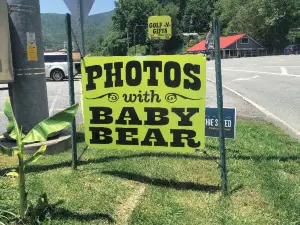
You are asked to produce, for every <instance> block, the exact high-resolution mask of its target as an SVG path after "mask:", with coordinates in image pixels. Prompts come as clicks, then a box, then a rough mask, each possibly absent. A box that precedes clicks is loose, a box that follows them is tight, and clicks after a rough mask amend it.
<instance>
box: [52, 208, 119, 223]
mask: <svg viewBox="0 0 300 225" xmlns="http://www.w3.org/2000/svg"><path fill="white" fill-rule="evenodd" d="M51 218H52V219H61V220H77V221H84V222H89V221H93V220H104V221H107V222H109V223H115V220H114V219H113V218H112V217H111V216H110V215H108V214H105V213H97V212H94V213H77V212H72V211H70V210H68V209H65V208H56V209H55V212H54V213H53V215H52V216H51Z"/></svg>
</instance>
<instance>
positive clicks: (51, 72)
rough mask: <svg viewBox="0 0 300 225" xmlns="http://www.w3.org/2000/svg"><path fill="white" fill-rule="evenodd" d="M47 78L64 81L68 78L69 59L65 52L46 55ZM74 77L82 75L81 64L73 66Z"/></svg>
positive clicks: (77, 63)
mask: <svg viewBox="0 0 300 225" xmlns="http://www.w3.org/2000/svg"><path fill="white" fill-rule="evenodd" d="M44 60H45V71H46V78H51V79H52V80H54V81H62V80H63V79H65V78H67V77H68V58H67V54H66V53H65V52H47V53H44ZM73 72H74V76H76V75H78V73H80V62H74V64H73Z"/></svg>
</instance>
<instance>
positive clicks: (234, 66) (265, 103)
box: [0, 56, 300, 136]
mask: <svg viewBox="0 0 300 225" xmlns="http://www.w3.org/2000/svg"><path fill="white" fill-rule="evenodd" d="M214 63H215V62H214V61H209V62H208V63H207V78H208V82H207V106H208V107H214V106H216V88H215V84H214V83H213V81H214V80H215V70H214ZM222 73H223V85H224V86H226V87H227V88H228V89H230V90H228V89H226V88H224V91H223V92H224V107H235V108H237V115H238V117H240V118H254V119H255V120H260V119H264V118H265V117H267V118H269V119H270V121H272V122H275V123H276V124H277V125H279V126H281V127H282V128H284V129H286V130H289V131H291V130H293V133H294V134H295V133H297V132H298V133H299V134H300V85H299V84H300V56H272V57H271V56H270V57H269V56H268V57H256V58H240V59H224V60H222ZM80 83H81V82H80V81H79V80H77V81H75V95H76V102H78V103H79V104H80V103H81V100H80V99H81V95H80V92H81V89H80ZM3 87H6V85H0V132H1V133H2V132H3V131H5V127H6V124H7V120H6V118H5V115H4V114H3V104H4V101H5V99H6V97H7V96H8V92H7V91H6V90H2V88H3ZM47 91H48V105H49V112H50V114H51V115H53V114H54V113H57V112H58V111H60V110H62V109H64V108H66V107H68V106H69V89H68V81H63V82H51V81H48V82H47ZM237 94H238V95H239V96H238V95H237ZM245 99H246V100H247V101H248V102H247V101H245ZM262 112H264V113H262ZM266 115H267V116H266ZM82 118H83V117H82V110H81V106H80V109H79V112H78V115H77V118H76V119H77V123H83V121H82ZM290 133H291V132H290ZM299 136H300V135H299Z"/></svg>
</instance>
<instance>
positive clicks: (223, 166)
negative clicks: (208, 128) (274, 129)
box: [213, 17, 227, 195]
mask: <svg viewBox="0 0 300 225" xmlns="http://www.w3.org/2000/svg"><path fill="white" fill-rule="evenodd" d="M213 29H214V39H215V67H216V88H217V102H218V120H219V150H220V158H221V179H222V192H223V195H226V194H227V168H226V149H225V138H224V120H223V89H222V72H221V50H220V21H219V18H217V17H216V18H214V21H213Z"/></svg>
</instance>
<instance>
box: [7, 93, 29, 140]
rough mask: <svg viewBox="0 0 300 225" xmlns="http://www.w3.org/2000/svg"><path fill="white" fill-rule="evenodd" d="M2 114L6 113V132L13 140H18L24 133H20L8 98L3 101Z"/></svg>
mask: <svg viewBox="0 0 300 225" xmlns="http://www.w3.org/2000/svg"><path fill="white" fill-rule="evenodd" d="M4 114H5V115H6V117H7V119H8V125H7V128H6V131H7V133H8V134H9V137H10V138H11V139H13V140H17V141H18V137H19V141H20V140H21V139H22V138H23V137H24V134H20V130H19V127H18V124H17V121H16V118H15V115H14V112H13V110H12V107H11V104H10V100H9V98H7V99H6V101H5V103H4Z"/></svg>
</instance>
